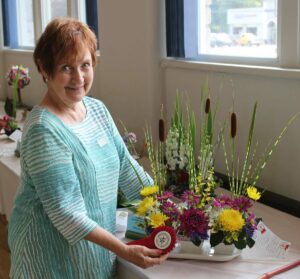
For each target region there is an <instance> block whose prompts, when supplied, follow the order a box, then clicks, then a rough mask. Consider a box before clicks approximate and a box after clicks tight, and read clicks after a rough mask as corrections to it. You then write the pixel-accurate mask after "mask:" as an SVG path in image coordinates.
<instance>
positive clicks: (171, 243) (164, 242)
mask: <svg viewBox="0 0 300 279" xmlns="http://www.w3.org/2000/svg"><path fill="white" fill-rule="evenodd" d="M175 243H176V233H175V231H174V229H173V228H172V227H168V226H161V227H158V228H156V229H154V230H153V231H152V233H151V234H150V235H149V236H147V237H145V238H142V239H138V240H134V241H130V242H128V243H127V245H142V246H146V247H148V248H150V249H159V250H161V251H162V255H164V254H167V253H169V252H171V251H172V250H173V248H174V247H175Z"/></svg>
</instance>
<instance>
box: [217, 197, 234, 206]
mask: <svg viewBox="0 0 300 279" xmlns="http://www.w3.org/2000/svg"><path fill="white" fill-rule="evenodd" d="M213 205H214V206H215V207H219V208H223V207H224V206H231V205H232V200H231V198H230V197H229V196H227V195H222V196H221V197H219V198H215V199H214V201H213Z"/></svg>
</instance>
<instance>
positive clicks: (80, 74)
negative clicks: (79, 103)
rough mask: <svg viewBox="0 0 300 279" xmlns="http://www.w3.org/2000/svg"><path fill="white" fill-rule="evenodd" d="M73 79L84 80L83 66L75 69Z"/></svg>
mask: <svg viewBox="0 0 300 279" xmlns="http://www.w3.org/2000/svg"><path fill="white" fill-rule="evenodd" d="M72 79H73V80H74V81H77V82H78V81H79V82H82V81H83V80H84V72H83V71H82V70H81V68H77V69H74V71H73V75H72Z"/></svg>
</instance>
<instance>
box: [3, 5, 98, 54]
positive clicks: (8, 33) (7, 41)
mask: <svg viewBox="0 0 300 279" xmlns="http://www.w3.org/2000/svg"><path fill="white" fill-rule="evenodd" d="M58 16H72V17H75V18H78V19H79V20H81V21H83V22H86V23H87V24H88V25H89V26H90V27H91V28H92V29H93V30H94V32H95V34H96V35H97V37H98V17H97V0H2V20H3V35H4V46H5V47H9V48H22V49H26V48H33V47H34V45H35V40H36V38H38V37H39V36H40V35H41V33H42V31H43V30H44V28H45V27H46V25H47V24H48V22H49V21H51V19H53V18H54V17H58Z"/></svg>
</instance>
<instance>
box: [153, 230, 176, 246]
mask: <svg viewBox="0 0 300 279" xmlns="http://www.w3.org/2000/svg"><path fill="white" fill-rule="evenodd" d="M171 240H172V238H171V235H170V234H169V233H168V232H167V231H160V232H159V233H158V234H157V235H156V236H155V237H154V244H155V246H156V248H158V249H162V250H164V249H167V248H168V247H169V246H170V244H171Z"/></svg>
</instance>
